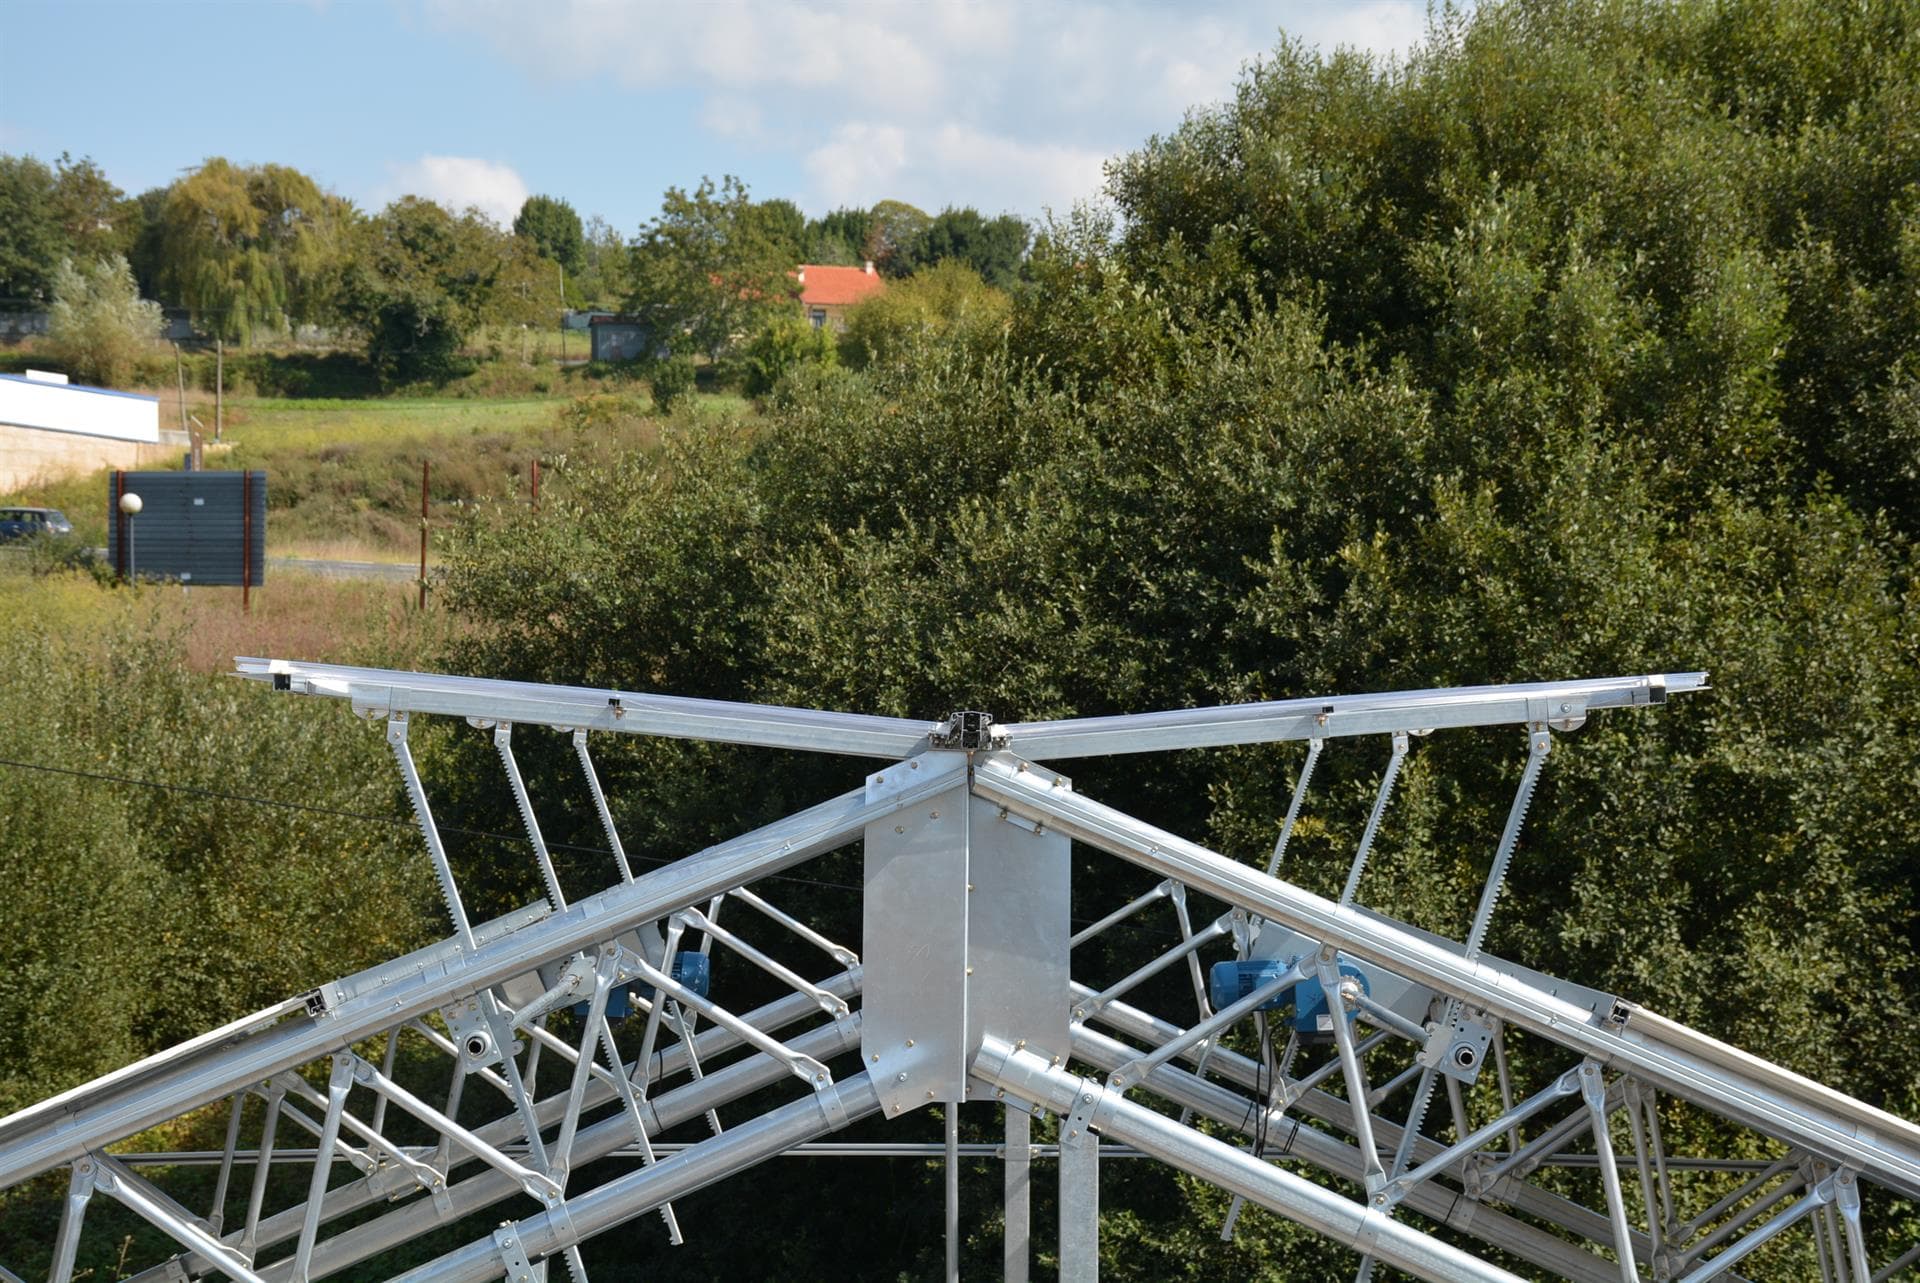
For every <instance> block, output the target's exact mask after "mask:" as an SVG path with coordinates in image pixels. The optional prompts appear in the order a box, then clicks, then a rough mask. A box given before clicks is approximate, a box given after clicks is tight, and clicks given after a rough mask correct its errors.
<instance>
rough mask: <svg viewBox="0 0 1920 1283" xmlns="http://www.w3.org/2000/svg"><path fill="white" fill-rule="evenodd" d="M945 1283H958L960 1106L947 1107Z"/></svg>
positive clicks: (950, 1105) (951, 1105)
mask: <svg viewBox="0 0 1920 1283" xmlns="http://www.w3.org/2000/svg"><path fill="white" fill-rule="evenodd" d="M946 1178H947V1283H960V1106H959V1105H958V1104H949V1105H948V1106H947V1153H946Z"/></svg>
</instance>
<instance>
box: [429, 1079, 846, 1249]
mask: <svg viewBox="0 0 1920 1283" xmlns="http://www.w3.org/2000/svg"><path fill="white" fill-rule="evenodd" d="M827 1097H831V1098H832V1099H831V1100H828V1099H826V1098H827ZM879 1109H880V1097H879V1095H878V1094H877V1093H876V1092H875V1091H874V1088H873V1083H872V1080H870V1079H869V1078H868V1077H867V1076H866V1075H865V1074H859V1075H856V1076H854V1077H851V1078H845V1079H842V1080H841V1081H840V1082H837V1083H835V1084H833V1085H832V1086H831V1087H829V1088H827V1089H826V1090H825V1091H824V1092H819V1093H815V1094H814V1095H811V1096H808V1097H806V1098H804V1099H801V1100H797V1101H794V1102H793V1103H792V1104H790V1105H783V1106H782V1107H780V1108H779V1109H775V1110H771V1111H769V1112H767V1113H765V1114H762V1115H761V1116H760V1117H758V1118H755V1119H753V1120H752V1121H750V1122H745V1123H741V1124H739V1125H738V1126H735V1127H730V1128H728V1129H727V1130H726V1131H725V1132H723V1133H722V1134H720V1135H718V1136H715V1137H712V1138H711V1139H708V1140H704V1141H701V1142H700V1143H699V1144H698V1145H695V1146H693V1147H691V1148H689V1149H683V1150H681V1151H680V1152H679V1153H678V1154H675V1155H673V1156H672V1157H671V1158H665V1159H662V1160H661V1161H660V1162H658V1163H656V1164H655V1165H654V1166H652V1167H643V1168H641V1169H640V1170H639V1171H636V1172H629V1173H628V1174H627V1175H625V1176H621V1177H618V1178H616V1179H614V1180H611V1181H608V1182H607V1183H606V1184H604V1185H601V1186H599V1187H598V1188H596V1189H592V1190H589V1191H587V1192H586V1193H584V1194H580V1195H576V1196H575V1197H573V1198H570V1199H567V1200H566V1201H565V1202H564V1203H560V1204H558V1205H556V1206H555V1207H553V1208H550V1209H549V1210H547V1211H545V1212H541V1213H538V1214H536V1215H533V1216H529V1217H527V1218H526V1219H524V1220H522V1221H519V1222H517V1223H516V1224H515V1231H516V1233H517V1234H518V1236H519V1239H520V1242H521V1245H522V1246H523V1247H524V1249H525V1251H526V1253H527V1255H528V1256H530V1257H537V1256H547V1255H550V1254H552V1253H554V1252H557V1251H560V1250H561V1249H563V1248H567V1247H572V1246H574V1245H576V1244H578V1243H580V1242H582V1241H583V1240H585V1239H588V1238H591V1237H592V1236H593V1235H595V1234H598V1233H600V1232H601V1231H603V1230H608V1229H611V1228H613V1227H614V1226H615V1225H619V1224H621V1223H623V1222H625V1221H628V1220H631V1219H632V1218H634V1217H636V1216H639V1215H641V1214H642V1213H644V1212H648V1211H651V1210H652V1209H653V1208H655V1207H657V1206H659V1205H660V1204H662V1203H668V1202H672V1201H674V1200H676V1199H679V1198H683V1197H685V1196H686V1195H688V1194H691V1193H692V1192H694V1191H695V1190H699V1189H704V1188H706V1187H707V1186H708V1185H711V1184H713V1183H714V1182H715V1181H717V1180H721V1179H723V1178H725V1177H727V1176H730V1175H732V1174H733V1173H734V1172H737V1171H741V1170H743V1169H745V1168H748V1167H752V1166H753V1165H754V1164H756V1163H761V1162H765V1161H766V1160H767V1159H769V1158H772V1157H774V1156H775V1155H777V1154H780V1153H783V1152H784V1151H786V1150H789V1149H792V1148H793V1147H794V1146H795V1145H799V1144H802V1143H804V1142H806V1141H809V1140H812V1139H813V1138H814V1137H816V1136H824V1135H826V1134H827V1133H828V1132H831V1131H834V1130H837V1129H838V1128H839V1127H841V1126H844V1125H845V1124H846V1123H849V1122H852V1121H854V1120H856V1119H860V1118H865V1117H866V1116H867V1115H869V1114H874V1113H878V1112H879ZM623 1125H624V1124H623ZM501 1272H502V1264H501V1257H500V1251H499V1248H498V1247H497V1245H496V1244H495V1242H494V1240H493V1239H491V1238H484V1239H480V1240H478V1241H476V1242H473V1243H469V1244H468V1245H467V1246H466V1247H463V1248H459V1249H457V1250H455V1251H452V1252H449V1253H447V1254H446V1255H445V1256H442V1257H440V1258H439V1259H438V1260H436V1261H430V1262H428V1263H427V1264H425V1265H423V1266H420V1267H419V1268H418V1269H414V1270H409V1271H408V1272H407V1273H405V1274H402V1275H400V1276H399V1278H398V1280H396V1283H487V1281H488V1280H490V1279H494V1278H497V1277H499V1275H500V1274H501Z"/></svg>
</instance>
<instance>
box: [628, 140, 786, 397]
mask: <svg viewBox="0 0 1920 1283" xmlns="http://www.w3.org/2000/svg"><path fill="white" fill-rule="evenodd" d="M756 208H757V207H756V206H755V205H754V203H753V200H752V198H751V197H750V196H749V195H748V193H747V189H746V187H745V185H743V184H742V183H741V182H740V180H739V179H737V178H735V177H733V176H732V175H731V174H729V175H727V176H726V177H724V178H723V179H722V180H721V182H720V183H719V184H718V185H717V186H716V185H715V184H714V182H713V180H712V179H707V178H703V179H701V181H700V185H699V186H698V187H697V188H695V189H694V190H693V191H692V192H691V193H689V192H685V191H682V190H681V189H680V188H678V187H670V188H668V189H667V193H666V195H665V197H664V198H663V199H662V201H661V206H660V213H659V214H658V215H657V216H656V217H655V218H654V219H653V220H652V221H651V222H650V223H648V224H647V225H646V226H645V227H644V228H642V229H641V233H640V238H639V239H638V240H637V241H636V242H635V243H634V246H633V255H632V261H631V265H630V277H629V281H630V286H631V291H632V292H631V293H630V294H629V296H628V302H627V308H628V310H629V311H632V312H638V313H640V314H642V315H644V316H646V317H647V318H649V319H650V320H651V321H652V323H653V324H654V325H655V326H656V334H657V335H658V338H659V341H660V343H661V344H663V345H664V346H666V347H668V348H670V349H672V350H674V351H676V352H699V353H704V354H705V355H707V356H708V357H711V358H716V359H717V358H718V357H719V356H721V355H722V354H724V353H725V352H726V351H727V350H728V349H729V348H730V347H731V346H732V345H733V344H734V343H735V342H736V341H737V340H738V339H739V338H740V337H741V336H744V335H748V334H752V333H754V332H756V331H757V330H758V329H759V328H760V326H761V324H762V323H763V321H764V319H765V318H766V317H767V316H769V315H770V314H771V313H773V312H775V311H777V310H779V309H781V308H785V307H790V306H791V305H792V302H793V300H794V299H795V298H796V297H797V296H798V292H799V291H798V286H797V285H796V283H795V282H794V280H793V278H792V275H791V273H792V271H793V267H794V263H793V259H792V256H791V254H790V253H789V247H788V246H787V245H786V244H784V243H783V242H781V241H780V240H778V239H776V238H775V237H773V236H772V235H769V233H768V229H767V226H766V224H765V222H764V221H763V220H762V219H761V218H760V217H759V216H758V215H757V214H756Z"/></svg>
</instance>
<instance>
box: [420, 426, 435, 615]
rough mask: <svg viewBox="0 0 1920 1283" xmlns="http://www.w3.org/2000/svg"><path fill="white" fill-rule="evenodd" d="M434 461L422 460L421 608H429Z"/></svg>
mask: <svg viewBox="0 0 1920 1283" xmlns="http://www.w3.org/2000/svg"><path fill="white" fill-rule="evenodd" d="M432 467H433V464H432V461H431V460H428V459H422V460H420V609H422V610H425V609H426V608H427V477H428V475H429V473H430V472H431V470H432Z"/></svg>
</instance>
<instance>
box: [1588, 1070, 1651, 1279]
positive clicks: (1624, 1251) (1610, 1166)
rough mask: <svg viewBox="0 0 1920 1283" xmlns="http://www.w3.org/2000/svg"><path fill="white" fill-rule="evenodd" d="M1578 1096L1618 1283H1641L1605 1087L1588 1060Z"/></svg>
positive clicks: (1597, 1071) (1597, 1072) (1598, 1071)
mask: <svg viewBox="0 0 1920 1283" xmlns="http://www.w3.org/2000/svg"><path fill="white" fill-rule="evenodd" d="M1580 1095H1581V1096H1582V1097H1583V1098H1584V1099H1585V1100H1586V1102H1587V1113H1588V1114H1590V1115H1591V1116H1592V1118H1593V1148H1594V1152H1595V1153H1597V1154H1598V1155H1599V1156H1600V1184H1601V1185H1602V1186H1603V1187H1605V1189H1606V1191H1607V1219H1608V1220H1609V1221H1611V1222H1612V1224H1613V1243H1614V1248H1613V1250H1614V1254H1615V1255H1617V1256H1618V1257H1619V1258H1620V1278H1621V1283H1640V1274H1639V1271H1638V1270H1636V1269H1635V1268H1634V1264H1633V1232H1632V1231H1631V1230H1630V1229H1629V1228H1628V1227H1627V1200H1626V1198H1625V1197H1624V1196H1623V1195H1622V1194H1621V1192H1620V1164H1619V1162H1618V1161H1617V1160H1616V1159H1615V1158H1614V1156H1613V1129H1612V1128H1611V1127H1610V1126H1608V1123H1607V1086H1606V1084H1605V1083H1603V1082H1602V1081H1601V1080H1600V1066H1599V1065H1598V1064H1596V1063H1595V1062H1593V1061H1591V1060H1589V1061H1588V1062H1587V1063H1586V1064H1584V1065H1582V1066H1580Z"/></svg>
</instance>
